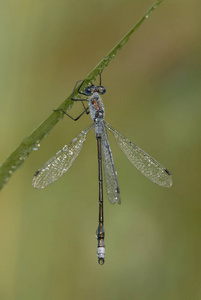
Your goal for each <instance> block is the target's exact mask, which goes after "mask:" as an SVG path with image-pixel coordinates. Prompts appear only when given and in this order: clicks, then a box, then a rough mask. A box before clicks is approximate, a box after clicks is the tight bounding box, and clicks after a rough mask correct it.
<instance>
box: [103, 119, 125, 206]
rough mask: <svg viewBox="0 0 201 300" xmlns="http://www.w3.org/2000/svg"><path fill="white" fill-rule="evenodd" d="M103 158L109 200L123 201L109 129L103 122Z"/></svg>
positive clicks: (114, 201) (112, 201) (113, 201)
mask: <svg viewBox="0 0 201 300" xmlns="http://www.w3.org/2000/svg"><path fill="white" fill-rule="evenodd" d="M101 150H102V160H103V171H104V182H105V188H106V192H107V196H108V199H109V201H110V202H111V203H112V204H114V203H118V204H120V203H121V197H120V190H119V184H118V180H117V172H116V170H115V167H114V161H113V157H112V152H111V148H110V145H109V141H108V136H107V131H106V128H105V125H104V123H103V128H102V144H101Z"/></svg>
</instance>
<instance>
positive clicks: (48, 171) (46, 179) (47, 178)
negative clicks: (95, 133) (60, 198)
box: [32, 124, 94, 189]
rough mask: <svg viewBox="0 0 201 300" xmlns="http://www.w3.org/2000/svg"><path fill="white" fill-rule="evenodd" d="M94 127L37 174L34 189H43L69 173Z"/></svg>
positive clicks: (71, 143)
mask: <svg viewBox="0 0 201 300" xmlns="http://www.w3.org/2000/svg"><path fill="white" fill-rule="evenodd" d="M93 126H94V124H91V125H90V126H89V127H88V128H86V129H85V130H83V131H81V132H80V134H79V135H78V136H77V137H76V138H75V139H74V140H72V142H70V144H68V145H65V146H64V147H63V148H62V149H61V150H60V151H59V152H57V153H56V154H55V155H54V156H53V157H52V158H50V159H49V160H48V161H47V162H46V163H45V164H44V165H43V166H42V167H41V168H40V169H39V170H38V171H37V172H36V173H35V175H34V177H33V181H32V184H33V186H34V188H36V189H43V188H45V187H46V186H48V185H49V184H51V183H53V182H54V181H56V180H57V179H59V178H60V177H61V176H62V175H63V174H64V173H66V172H67V171H68V169H69V168H70V167H71V166H72V164H73V162H74V160H75V159H76V158H77V156H78V154H79V153H80V151H81V149H82V146H83V144H84V142H85V140H86V136H87V133H88V132H89V131H90V130H91V128H92V127H93Z"/></svg>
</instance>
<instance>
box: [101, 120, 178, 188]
mask: <svg viewBox="0 0 201 300" xmlns="http://www.w3.org/2000/svg"><path fill="white" fill-rule="evenodd" d="M105 126H106V127H107V128H108V129H109V130H110V131H111V132H112V133H113V135H114V137H115V139H116V141H117V144H118V145H119V147H120V148H121V150H122V151H123V152H124V154H125V155H126V156H127V158H128V159H129V160H130V162H131V163H132V164H133V165H134V166H135V167H136V168H137V169H138V170H139V171H140V172H141V173H142V174H143V175H144V176H146V177H147V178H149V179H150V180H151V181H153V182H155V183H157V184H158V185H161V186H163V187H171V185H172V175H171V173H170V172H169V171H168V170H167V169H166V168H165V167H163V166H162V165H161V164H159V163H158V162H157V161H156V160H155V159H153V158H152V157H151V156H150V155H149V154H147V153H146V152H144V151H143V150H141V149H140V148H139V147H138V146H136V145H135V144H134V143H132V142H130V141H129V140H128V139H127V138H126V137H125V136H123V135H122V134H120V133H119V132H118V131H116V130H115V129H113V128H112V127H110V125H109V124H108V123H105Z"/></svg>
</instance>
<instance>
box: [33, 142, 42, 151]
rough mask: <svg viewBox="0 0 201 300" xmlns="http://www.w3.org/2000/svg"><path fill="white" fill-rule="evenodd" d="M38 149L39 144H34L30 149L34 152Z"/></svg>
mask: <svg viewBox="0 0 201 300" xmlns="http://www.w3.org/2000/svg"><path fill="white" fill-rule="evenodd" d="M39 147H40V144H39V143H36V144H34V145H33V146H32V149H33V150H34V151H37V150H38V148H39Z"/></svg>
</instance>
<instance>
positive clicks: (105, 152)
mask: <svg viewBox="0 0 201 300" xmlns="http://www.w3.org/2000/svg"><path fill="white" fill-rule="evenodd" d="M79 82H80V81H78V82H77V83H76V85H75V87H74V90H73V93H72V98H71V99H72V100H73V101H81V102H82V104H83V107H84V110H83V112H82V113H81V114H80V115H79V116H78V117H77V118H75V119H74V118H73V117H71V116H70V115H68V114H67V113H66V112H65V111H63V109H59V110H61V111H62V112H63V113H64V114H66V115H67V116H68V117H70V118H71V119H73V120H74V121H77V120H78V119H79V118H80V117H81V116H82V115H83V114H84V113H86V114H89V113H90V115H91V118H92V121H93V123H92V124H91V125H90V126H89V127H87V128H86V129H84V130H82V131H81V132H80V133H79V135H78V136H77V137H76V138H75V139H73V140H72V141H71V142H70V143H69V144H68V145H65V146H64V147H63V148H62V149H61V150H60V151H59V152H57V153H56V154H55V155H54V156H53V157H52V158H50V159H49V160H48V161H47V162H46V163H45V164H44V165H43V166H42V167H41V168H40V169H39V170H38V171H37V172H36V173H35V175H34V177H33V186H34V188H36V189H43V188H45V187H46V186H48V185H50V184H51V183H53V182H54V181H56V180H57V179H59V178H60V177H61V176H62V175H63V174H64V173H66V172H67V171H68V170H69V168H70V167H71V166H72V164H73V162H74V161H75V159H76V158H77V156H78V155H79V153H80V151H81V149H82V147H83V144H84V142H85V140H86V136H87V134H88V133H89V131H90V130H91V129H92V128H94V130H95V136H96V141H97V148H98V182H99V225H98V229H97V232H96V238H97V241H98V245H97V256H98V262H99V264H101V265H103V264H104V262H105V243H104V236H105V231H104V226H103V223H104V222H103V221H104V220H103V172H102V166H103V171H104V182H105V189H106V193H107V197H108V199H109V201H110V202H111V203H112V204H114V203H118V204H120V203H121V198H120V189H119V184H118V180H117V172H116V170H115V166H114V161H113V156H112V152H111V148H110V145H109V141H108V136H107V130H109V131H110V132H112V133H113V135H114V137H115V140H116V142H117V144H118V145H119V147H120V148H121V150H122V151H123V152H124V154H125V155H126V157H127V158H128V159H129V160H130V162H131V163H132V164H133V165H134V166H135V167H136V168H137V169H138V170H139V171H140V172H141V173H142V174H143V175H145V176H146V177H147V178H148V179H150V180H151V181H153V182H155V183H157V184H158V185H160V186H163V187H171V185H172V176H171V173H170V172H169V171H168V170H167V169H166V168H165V167H163V166H162V165H161V164H160V163H158V162H157V161H156V160H155V159H153V158H152V157H151V156H150V155H149V154H147V153H146V152H144V151H143V150H141V149H140V148H139V147H138V146H136V145H135V144H134V143H132V142H131V141H129V140H128V139H127V138H126V137H125V136H123V135H122V134H121V133H119V132H118V131H117V130H115V129H113V128H112V127H111V126H110V125H109V124H108V123H106V122H105V121H104V115H105V110H104V105H103V102H102V99H101V96H100V95H103V94H104V93H105V92H106V89H105V87H104V86H102V85H101V75H100V84H99V85H90V86H87V87H86V88H85V90H84V92H81V88H82V86H83V84H84V82H85V80H83V81H82V83H81V84H80V86H79V88H78V91H77V92H78V93H79V94H81V95H85V96H86V97H87V98H86V99H82V98H83V97H82V98H78V99H77V98H74V95H75V90H76V87H77V85H78V83H79ZM84 101H86V102H87V103H88V106H85V105H84Z"/></svg>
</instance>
